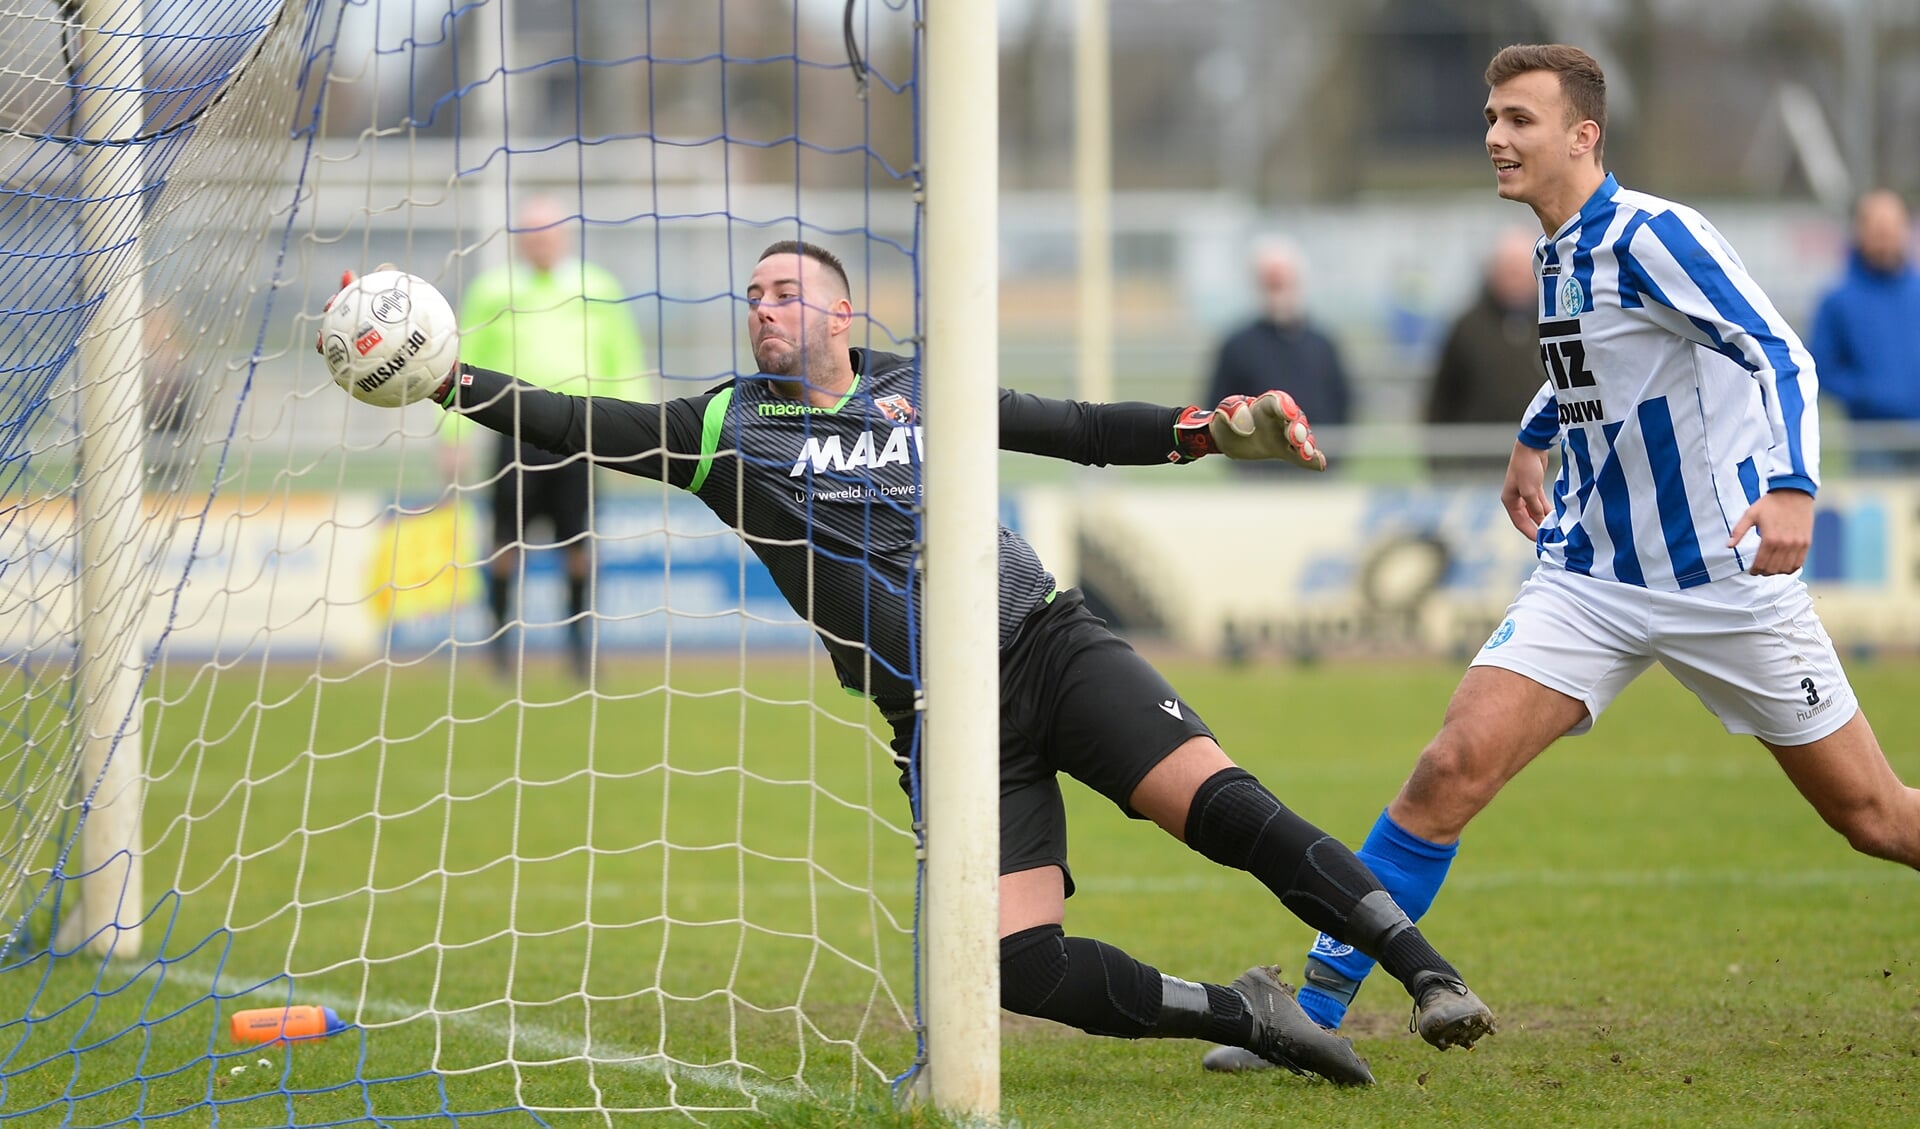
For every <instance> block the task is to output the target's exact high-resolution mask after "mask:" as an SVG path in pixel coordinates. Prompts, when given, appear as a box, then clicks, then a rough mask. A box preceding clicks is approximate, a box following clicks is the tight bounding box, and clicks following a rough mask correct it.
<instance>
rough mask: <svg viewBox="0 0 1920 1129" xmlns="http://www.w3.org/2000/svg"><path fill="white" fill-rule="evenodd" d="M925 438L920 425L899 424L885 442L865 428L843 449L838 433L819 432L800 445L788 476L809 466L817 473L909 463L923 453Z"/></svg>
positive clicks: (792, 475)
mask: <svg viewBox="0 0 1920 1129" xmlns="http://www.w3.org/2000/svg"><path fill="white" fill-rule="evenodd" d="M925 441H926V434H925V431H924V430H923V429H921V428H918V427H896V428H894V429H892V431H891V432H889V433H888V435H887V438H886V440H885V441H884V442H877V441H875V439H874V437H873V432H871V431H863V432H861V433H860V438H858V439H856V440H854V441H853V449H852V450H851V451H846V452H842V451H841V450H840V437H839V436H838V435H827V436H820V435H816V436H814V437H813V438H811V439H808V440H807V445H806V446H805V447H802V448H801V449H800V457H799V458H797V459H795V460H793V469H792V470H790V471H788V472H787V477H788V478H798V477H800V475H801V474H802V473H803V472H805V471H806V469H807V468H808V466H811V467H812V468H813V473H815V474H822V473H824V472H826V471H829V470H833V471H842V472H844V471H849V470H859V469H861V468H863V467H864V468H867V469H869V470H879V469H880V468H881V467H884V466H889V465H891V464H893V463H909V462H912V461H913V460H914V458H916V457H918V456H920V455H921V454H922V451H923V448H924V446H925Z"/></svg>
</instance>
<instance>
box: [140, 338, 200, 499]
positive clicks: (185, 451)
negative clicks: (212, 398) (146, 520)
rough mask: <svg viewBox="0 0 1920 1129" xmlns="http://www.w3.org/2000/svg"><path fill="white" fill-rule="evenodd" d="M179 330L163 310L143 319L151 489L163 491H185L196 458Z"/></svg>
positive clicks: (189, 384)
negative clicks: (192, 443)
mask: <svg viewBox="0 0 1920 1129" xmlns="http://www.w3.org/2000/svg"><path fill="white" fill-rule="evenodd" d="M177 329H178V322H176V321H175V320H174V317H173V315H172V314H171V313H169V312H168V311H167V310H166V309H165V308H164V307H161V306H155V307H153V308H152V309H150V310H147V311H145V312H144V313H143V314H142V316H141V319H140V340H141V354H142V355H141V358H140V369H141V378H142V382H143V384H144V385H145V400H144V401H143V402H142V404H141V408H142V417H143V420H144V422H145V423H146V429H147V434H146V443H145V446H146V461H147V485H148V486H149V487H150V488H151V489H154V490H162V491H172V490H177V489H179V488H180V487H181V486H183V485H185V484H186V480H187V477H188V476H189V474H190V473H191V472H192V470H193V454H194V452H193V451H192V450H191V449H190V448H189V445H188V444H189V440H191V439H192V438H193V437H192V436H191V435H190V434H189V431H188V427H187V424H188V423H189V422H190V417H191V413H192V409H193V404H192V393H193V384H192V378H193V374H192V372H191V370H190V368H189V367H188V364H187V354H186V348H185V345H184V341H185V339H184V338H183V337H181V336H180V335H179V334H178V332H177Z"/></svg>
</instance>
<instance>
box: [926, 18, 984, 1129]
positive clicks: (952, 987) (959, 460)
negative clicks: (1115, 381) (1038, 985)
mask: <svg viewBox="0 0 1920 1129" xmlns="http://www.w3.org/2000/svg"><path fill="white" fill-rule="evenodd" d="M998 18H999V17H998V12H997V9H996V6H995V5H994V4H992V3H977V2H974V0H930V2H929V3H928V4H927V5H926V32H925V36H926V38H925V43H926V72H925V78H926V91H925V97H924V99H923V101H922V112H923V114H924V115H925V116H924V127H925V128H924V132H923V136H924V137H925V139H926V148H925V160H924V170H923V174H922V175H923V183H924V185H925V200H926V203H925V208H926V251H925V256H924V258H923V263H924V266H923V271H924V278H925V287H926V322H925V334H926V343H925V346H924V353H923V361H924V364H925V385H924V388H923V391H922V397H923V399H924V400H925V402H926V411H927V423H926V428H927V458H926V463H925V467H924V470H925V484H926V496H927V499H928V505H927V506H926V511H925V512H926V539H927V545H926V558H925V559H926V565H927V575H926V599H925V601H924V603H923V606H924V607H925V609H926V620H925V632H926V634H925V646H924V647H923V648H922V652H923V656H924V658H923V665H922V668H921V670H922V675H923V678H922V681H923V684H924V686H925V688H926V689H925V693H926V724H925V727H924V729H923V735H924V737H925V745H924V746H923V749H924V755H923V756H922V758H921V763H922V765H923V766H924V767H923V771H922V774H921V795H922V796H923V807H922V811H923V813H924V818H925V820H926V848H927V869H926V891H927V894H926V913H925V917H924V926H923V928H924V930H925V948H924V952H925V954H926V956H925V959H926V966H925V985H926V992H925V998H924V1002H925V1018H926V1025H927V1072H928V1075H929V1077H928V1083H929V1090H930V1092H931V1095H932V1099H933V1104H934V1106H935V1107H936V1108H938V1109H940V1110H943V1111H945V1112H948V1113H950V1114H955V1115H960V1116H971V1117H983V1118H995V1117H997V1116H998V1114H999V1110H1000V953H999V947H1000V946H999V922H1000V909H999V907H1000V898H999V875H1000V809H999V803H1000V788H999V780H1000V754H999V739H1000V721H999V718H1000V710H999V703H1000V660H999V621H1000V617H999V614H998V608H999V575H1000V568H999V565H1000V548H999V534H998V526H999V471H998V458H999V455H998V450H999V445H1000V444H999V353H1000V333H999V294H1000V291H999V230H1000V204H999V178H1000V148H999V146H1000V135H999V134H1000V131H999V123H1000V92H999V68H998V65H997V63H998V60H999V58H1000V43H999V33H998Z"/></svg>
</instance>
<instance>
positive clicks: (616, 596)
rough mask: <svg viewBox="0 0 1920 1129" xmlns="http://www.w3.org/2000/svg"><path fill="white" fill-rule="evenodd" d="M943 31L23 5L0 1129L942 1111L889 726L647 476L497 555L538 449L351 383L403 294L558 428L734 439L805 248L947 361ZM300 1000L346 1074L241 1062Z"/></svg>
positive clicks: (5, 336) (797, 10)
mask: <svg viewBox="0 0 1920 1129" xmlns="http://www.w3.org/2000/svg"><path fill="white" fill-rule="evenodd" d="M918 7H919V6H918V4H917V3H915V2H914V0H894V2H890V0H860V2H858V3H855V4H851V5H844V4H842V3H839V2H834V3H811V2H788V0H593V2H590V0H577V2H575V3H545V2H540V0H452V2H451V3H449V2H446V0H441V2H438V3H435V2H429V0H412V2H410V3H409V2H405V0H401V2H393V0H373V2H369V0H222V2H220V3H213V2H210V0H0V308H4V318H3V319H0V659H3V660H4V665H0V717H4V718H5V724H6V732H5V735H4V737H0V1122H6V1121H9V1120H11V1119H14V1118H21V1119H24V1120H27V1121H30V1122H32V1123H36V1124H41V1123H44V1124H52V1123H74V1124H111V1123H121V1122H126V1123H136V1122H137V1123H145V1121H146V1120H147V1119H150V1118H172V1117H174V1116H175V1115H179V1114H189V1115H194V1116H191V1117H189V1119H188V1120H187V1121H186V1122H182V1123H191V1124H205V1123H207V1122H208V1121H209V1120H210V1119H211V1120H212V1121H214V1122H215V1123H227V1122H228V1120H229V1119H237V1120H238V1123H246V1124H255V1123H272V1124H300V1125H308V1124H316V1125H317V1124H334V1123H343V1122H349V1121H356V1120H372V1121H378V1122H381V1123H388V1124H405V1123H410V1121H412V1120H414V1119H423V1120H430V1121H433V1122H434V1123H445V1122H447V1121H448V1120H449V1119H453V1120H458V1121H460V1123H463V1124H464V1123H465V1119H466V1118H468V1117H478V1118H482V1119H484V1120H482V1121H481V1122H477V1123H484V1124H494V1123H496V1122H495V1121H494V1120H493V1118H498V1119H499V1120H498V1122H497V1123H499V1124H530V1123H543V1124H572V1123H581V1124H588V1123H594V1124H601V1123H611V1122H612V1121H613V1120H615V1119H616V1115H621V1114H625V1113H631V1112H637V1111H678V1112H681V1113H688V1114H693V1115H695V1116H699V1117H706V1116H709V1115H717V1116H722V1117H724V1116H725V1115H726V1114H725V1111H753V1112H756V1113H758V1114H761V1115H764V1114H767V1113H769V1112H771V1111H774V1110H776V1109H778V1108H779V1107H780V1106H781V1105H782V1104H783V1103H817V1102H821V1101H825V1102H829V1103H832V1104H834V1105H838V1106H845V1105H847V1104H848V1103H857V1102H866V1101H884V1100H885V1097H886V1094H887V1091H888V1088H889V1086H890V1085H891V1084H892V1083H893V1082H894V1081H895V1079H897V1078H898V1077H900V1076H901V1075H902V1074H903V1072H907V1071H909V1070H910V1069H911V1068H912V1067H913V1064H914V1063H915V1061H916V1055H917V1054H918V1053H919V1051H920V1047H921V1041H920V1039H919V1035H918V1030H919V1028H918V1023H917V1015H918V1008H917V1002H916V993H917V983H916V975H917V973H916V968H917V960H918V954H917V951H916V933H915V930H916V914H917V905H918V901H917V897H918V889H917V883H918V879H917V874H918V871H917V865H916V835H915V831H914V816H913V814H912V809H911V807H910V805H909V803H908V801H907V799H906V797H905V795H904V794H903V792H902V790H901V787H900V785H899V780H898V777H899V770H898V767H897V766H896V765H895V764H894V763H893V759H892V756H891V754H890V750H889V749H888V747H887V744H886V741H887V739H888V737H889V735H890V733H889V730H888V728H887V726H886V725H885V724H884V723H883V722H882V720H881V719H880V718H879V716H878V714H877V713H876V712H875V711H874V709H873V707H872V706H871V705H870V704H869V703H867V702H866V701H865V700H864V699H860V698H856V697H852V696H848V695H846V694H845V693H843V692H842V691H841V690H840V689H839V687H838V685H837V684H836V681H835V678H834V675H833V673H832V670H831V668H830V666H829V664H828V663H827V661H826V659H825V657H824V655H823V654H822V653H821V652H820V650H819V646H818V644H817V642H815V641H814V636H813V633H812V631H811V630H810V627H809V625H808V623H807V622H805V621H804V620H803V619H801V618H800V617H799V616H797V615H796V614H795V613H794V612H793V611H792V610H791V609H790V608H789V607H788V606H787V604H786V603H785V602H784V601H783V600H782V599H781V598H780V595H779V593H778V592H777V590H776V589H775V588H774V586H773V584H772V582H771V579H770V578H769V577H768V576H767V574H766V573H765V572H764V570H763V569H762V568H761V566H760V565H759V564H758V563H757V561H756V560H755V559H754V557H753V556H752V555H751V554H750V553H748V552H746V551H745V549H744V548H743V547H742V545H741V543H740V541H739V539H738V538H737V537H736V536H735V535H734V534H733V533H732V532H731V531H730V530H729V529H727V528H726V527H725V526H724V525H723V524H722V523H721V522H720V521H718V520H717V519H715V518H714V517H713V516H712V514H710V513H709V512H708V511H707V510H706V509H705V508H704V507H702V506H701V505H700V504H699V503H698V502H697V501H696V500H695V499H693V498H691V497H688V496H685V495H679V494H677V492H675V491H673V490H671V489H670V488H668V487H665V486H663V485H661V484H659V483H657V482H652V481H647V480H644V479H640V478H636V477H632V476H624V475H619V474H616V473H614V472H612V471H610V470H607V469H604V468H601V469H597V470H595V471H593V472H592V473H591V475H590V476H589V479H588V493H587V503H586V507H585V512H584V514H583V515H582V517H583V519H584V525H585V531H584V532H582V533H580V534H579V535H578V536H577V537H575V538H573V540H572V542H571V544H570V545H568V546H561V547H549V543H551V542H552V541H554V540H555V537H556V534H557V535H558V536H559V537H560V539H562V540H564V539H566V536H567V533H566V530H564V529H560V528H558V527H557V526H551V525H549V523H547V522H545V521H541V520H539V519H540V518H541V517H542V516H543V514H544V513H545V511H541V510H539V509H538V507H536V506H535V505H534V504H533V503H532V502H531V501H523V502H521V503H516V504H513V505H510V506H508V507H507V508H508V510H509V511H510V512H509V513H508V515H507V517H508V519H510V521H511V524H512V528H511V529H510V530H508V531H507V533H508V535H507V536H506V537H505V538H504V539H502V537H501V536H500V532H501V528H502V527H501V526H500V521H501V520H502V519H500V518H498V517H497V516H496V507H495V494H496V490H497V488H498V487H499V484H500V483H501V482H502V481H504V480H505V478H506V476H507V475H510V473H511V469H510V468H509V470H508V471H507V472H505V473H503V472H502V471H500V470H499V469H498V468H497V467H496V466H495V464H494V462H493V458H494V448H493V446H492V445H491V443H490V440H491V436H488V437H486V438H482V437H480V436H478V435H473V434H463V433H457V432H454V431H452V430H450V426H449V421H447V420H446V418H445V417H443V415H442V414H441V413H440V412H439V411H438V410H437V409H435V408H433V407H431V406H430V405H416V406H414V407H411V408H407V409H404V410H400V411H382V410H379V409H375V408H372V407H368V406H365V405H361V404H357V403H355V402H353V401H351V400H350V399H349V398H348V397H347V396H346V395H345V394H344V393H342V392H341V391H340V390H339V389H338V388H336V387H335V386H334V385H333V383H332V382H331V380H330V378H329V377H328V375H327V372H326V369H325V367H324V366H323V364H322V363H321V360H320V358H319V357H317V356H316V355H315V353H314V351H313V342H314V336H315V327H316V324H317V316H318V314H319V312H320V309H321V306H322V303H323V302H324V301H325V299H326V298H327V296H328V295H329V294H331V293H332V291H333V290H334V289H335V288H337V287H338V285H339V284H340V280H341V276H342V273H343V272H346V271H351V272H355V273H361V272H365V271H369V270H372V269H374V268H375V266H376V265H378V264H381V263H383V262H391V263H394V264H397V265H399V266H401V267H402V268H403V269H406V270H410V271H412V272H413V273H415V274H418V275H420V276H422V277H424V278H426V279H428V280H429V281H431V282H433V283H434V284H435V285H437V286H438V287H439V288H440V289H442V290H443V291H445V292H446V294H447V295H448V296H449V297H450V298H451V299H452V300H453V301H454V303H455V305H456V307H464V308H465V309H466V310H467V311H468V313H469V314H470V315H474V311H476V310H480V311H483V312H482V313H481V314H478V315H474V316H476V317H478V319H479V320H478V321H477V322H475V323H471V324H467V325H465V326H464V329H465V331H466V332H467V333H468V334H469V335H471V337H472V338H474V339H475V344H474V347H475V348H476V349H478V348H480V345H479V342H478V338H480V337H482V336H488V335H491V336H494V337H497V336H498V334H499V331H500V330H501V328H502V327H503V326H512V325H518V326H523V327H537V328H524V329H521V330H520V336H519V338H518V339H517V341H516V340H514V339H513V338H512V336H511V334H509V344H508V346H507V348H508V355H509V356H510V357H512V358H514V360H515V367H516V368H523V369H526V370H527V371H528V372H529V373H530V374H531V373H533V372H534V370H539V369H542V368H543V367H544V368H547V369H556V368H564V369H568V371H569V372H570V373H571V374H572V375H573V376H575V377H583V378H585V379H579V380H576V382H575V384H574V385H571V386H568V387H566V388H563V390H567V391H587V390H593V391H596V392H602V393H607V394H613V395H622V396H626V397H628V398H634V399H643V400H648V401H653V400H657V399H661V398H671V397H675V396H683V395H693V394H696V393H699V392H702V391H704V390H706V389H708V388H710V387H712V386H714V385H717V384H719V383H721V382H723V381H725V380H728V379H731V378H732V377H733V376H734V375H735V374H736V373H739V372H742V371H745V372H751V371H753V367H754V362H753V359H752V356H751V354H750V353H749V352H748V351H747V349H746V347H745V342H744V336H743V333H742V331H741V324H742V321H743V314H744V311H745V305H744V297H743V294H744V291H745V288H746V281H745V280H746V276H747V274H748V273H749V272H750V271H751V268H752V265H753V262H754V260H755V259H756V258H757V256H758V255H759V252H760V250H761V248H762V247H764V246H766V245H767V244H770V243H773V242H775V241H778V240H788V239H805V240H809V241H812V242H815V243H819V244H821V245H824V246H826V247H828V248H830V249H831V250H833V251H835V252H836V253H838V254H839V256H840V257H841V258H842V259H843V260H844V261H845V262H846V264H847V266H848V269H849V273H850V274H851V276H852V283H853V290H854V295H853V304H854V306H855V309H856V311H857V312H858V314H859V317H860V322H859V324H858V325H857V327H856V329H855V331H854V343H855V344H860V345H871V346H873V347H875V348H880V349H885V350H888V351H893V352H901V353H908V354H912V353H914V352H915V351H916V349H917V347H918V346H917V343H918V334H919V331H918V313H919V306H918V293H917V288H916V283H917V279H918V278H919V273H918V259H919V239H920V224H919V210H918V205H917V202H916V193H917V191H918V185H917V183H916V178H917V177H918V164H917V162H918V144H919V143H918V134H917V130H916V115H917V103H918V97H919V84H918V82H917V81H916V73H917V69H918V65H919V59H920V54H919V50H918V46H919V45H918V40H917V36H918V25H917V21H918V18H919V12H918ZM542 256H550V258H551V261H550V262H543V261H541V260H542ZM503 279H505V280H507V281H504V282H503V281H502V280H503ZM569 288H570V289H569ZM490 294H491V295H492V298H491V299H489V297H488V295H490ZM502 295H504V298H502V297H501V296H502ZM489 301H492V302H493V305H492V306H488V302H489ZM556 327H558V328H556ZM544 335H553V336H544ZM583 340H584V341H586V342H588V343H587V344H584V345H583V344H582V343H581V342H582V341H583ZM463 347H464V346H463ZM575 354H578V357H577V358H576V356H575ZM582 368H584V369H585V370H586V371H585V372H580V371H578V370H580V369H582ZM532 496H533V495H532V492H531V488H529V491H528V493H527V494H525V495H524V496H523V498H524V499H531V498H532ZM555 521H557V522H561V524H564V522H563V521H562V519H560V518H555ZM502 608H504V612H503V613H502V614H501V616H500V618H498V619H497V618H496V611H498V610H500V609H502ZM268 1008H271V1009H280V1008H294V1009H305V1008H315V1009H330V1010H331V1013H332V1016H333V1017H334V1018H335V1019H336V1020H337V1029H336V1031H335V1033H334V1034H332V1035H331V1036H330V1037H327V1038H316V1039H311V1040H302V1041H297V1042H294V1043H292V1044H291V1045H286V1044H264V1045H263V1044H255V1043H250V1042H247V1041H236V1039H235V1037H234V1033H233V1030H232V1021H233V1017H234V1016H235V1015H236V1014H238V1013H242V1012H246V1011H251V1010H255V1009H268ZM286 1014H287V1016H288V1018H289V1020H294V1019H296V1018H299V1019H302V1020H304V1019H305V1018H310V1017H311V1016H313V1015H318V1016H322V1017H324V1016H325V1015H326V1012H325V1011H319V1012H314V1013H308V1012H306V1011H302V1010H296V1011H295V1012H291V1013H286ZM315 1022H324V1019H319V1020H315ZM161 1123H163V1124H168V1123H172V1122H171V1121H165V1122H161Z"/></svg>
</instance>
